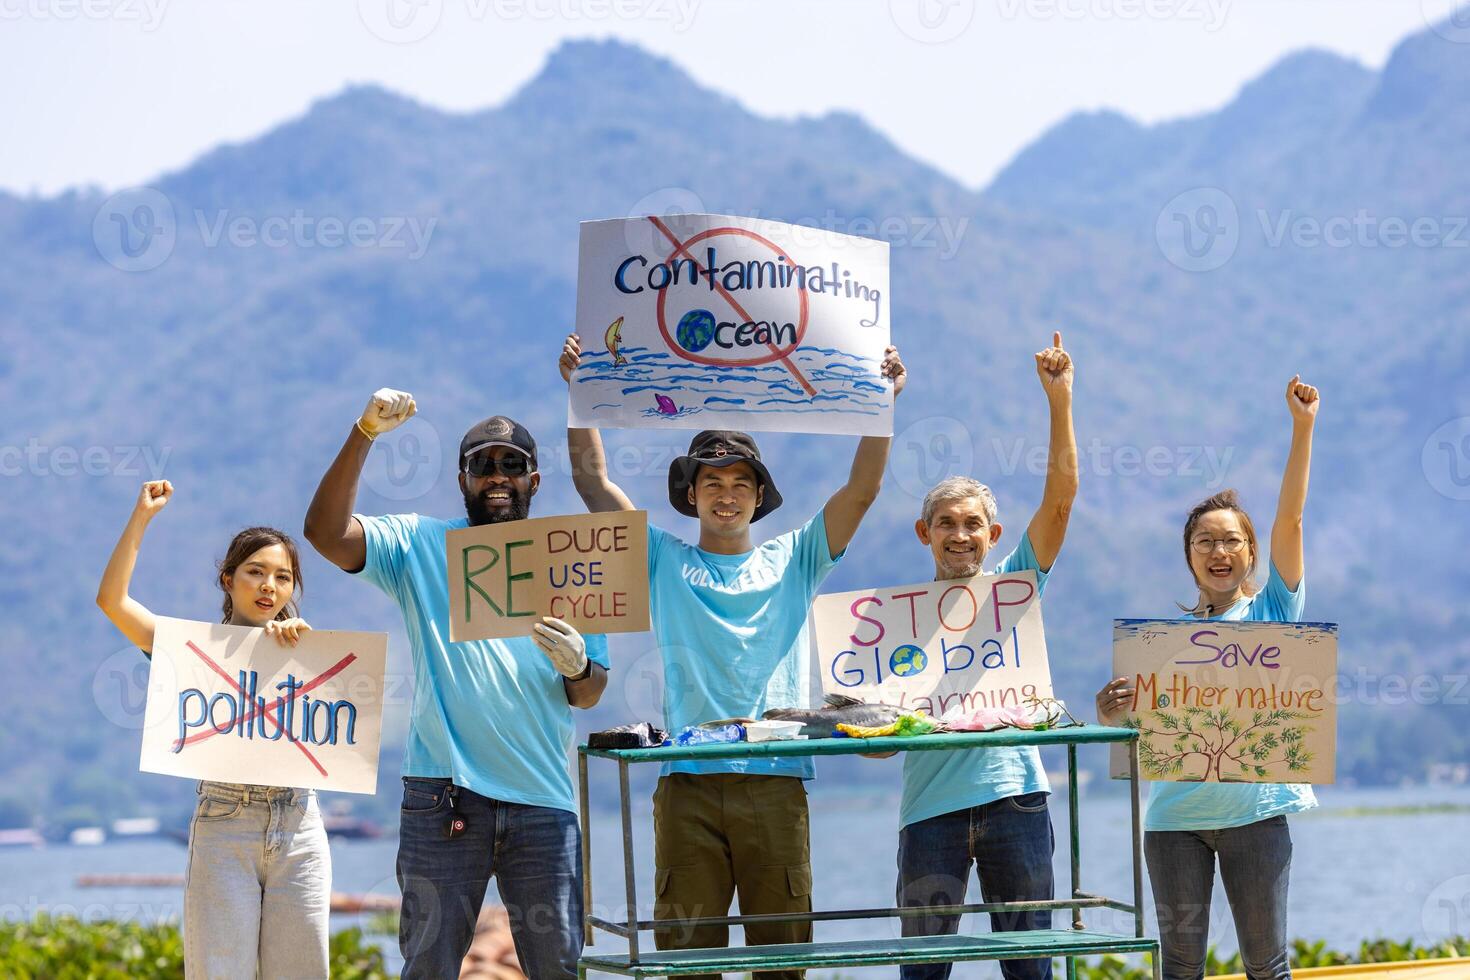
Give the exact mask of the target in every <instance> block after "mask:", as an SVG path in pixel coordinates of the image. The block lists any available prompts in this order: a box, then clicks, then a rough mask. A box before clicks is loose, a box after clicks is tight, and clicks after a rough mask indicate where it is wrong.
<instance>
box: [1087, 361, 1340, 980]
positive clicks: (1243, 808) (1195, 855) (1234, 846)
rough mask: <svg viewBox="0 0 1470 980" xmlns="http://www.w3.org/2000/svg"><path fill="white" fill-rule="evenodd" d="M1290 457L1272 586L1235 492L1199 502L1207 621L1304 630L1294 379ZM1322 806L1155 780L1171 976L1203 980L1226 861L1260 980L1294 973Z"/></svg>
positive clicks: (1150, 852) (1302, 459)
mask: <svg viewBox="0 0 1470 980" xmlns="http://www.w3.org/2000/svg"><path fill="white" fill-rule="evenodd" d="M1286 404H1287V407H1288V408H1289V409H1290V411H1291V419H1292V436H1291V452H1290V454H1289V455H1288V457H1287V460H1286V472H1285V474H1284V475H1283V476H1282V480H1281V496H1280V498H1279V499H1278V501H1277V504H1276V521H1275V523H1274V524H1272V526H1271V558H1270V563H1269V572H1268V574H1267V577H1266V585H1265V587H1264V588H1258V587H1257V586H1256V585H1255V583H1254V582H1253V581H1252V575H1253V573H1254V572H1255V569H1256V561H1257V557H1258V554H1259V552H1258V549H1257V546H1256V532H1255V526H1254V525H1253V524H1252V523H1251V519H1250V516H1249V515H1248V514H1246V512H1245V510H1244V508H1242V507H1241V504H1240V500H1239V498H1238V497H1237V496H1236V493H1235V491H1234V490H1225V491H1222V492H1220V493H1217V494H1215V495H1214V496H1212V497H1210V498H1209V499H1207V500H1204V501H1202V502H1200V503H1199V504H1198V505H1196V506H1195V508H1194V509H1193V510H1192V511H1190V512H1189V517H1188V519H1187V520H1186V521H1185V523H1184V557H1185V560H1186V561H1187V562H1188V563H1189V569H1190V572H1191V573H1192V574H1193V575H1194V580H1195V584H1196V585H1197V586H1198V588H1199V598H1198V600H1197V601H1196V602H1195V604H1194V605H1193V607H1186V606H1181V608H1182V609H1184V611H1185V612H1186V613H1187V614H1188V615H1190V616H1193V617H1195V618H1197V619H1216V620H1236V621H1240V620H1247V621H1269V622H1299V621H1300V620H1301V618H1302V609H1303V605H1304V600H1305V593H1306V585H1305V582H1304V579H1303V565H1304V560H1303V556H1302V510H1303V508H1304V506H1305V504H1306V501H1307V476H1308V471H1309V469H1310V467H1311V458H1312V427H1313V425H1314V424H1315V422H1316V419H1317V407H1318V405H1319V404H1320V400H1319V399H1318V396H1317V389H1316V388H1313V387H1312V386H1311V385H1305V384H1302V383H1301V377H1300V376H1297V377H1294V378H1292V379H1291V381H1290V382H1289V383H1288V384H1287V386H1286ZM1134 695H1135V687H1134V685H1133V684H1132V683H1131V682H1130V681H1129V679H1128V678H1126V677H1117V678H1114V679H1113V680H1112V681H1110V682H1109V683H1108V684H1107V686H1105V687H1104V688H1103V689H1102V690H1101V691H1099V692H1098V693H1097V714H1098V718H1099V720H1101V721H1102V722H1103V723H1104V724H1110V725H1111V724H1115V723H1117V722H1119V721H1121V720H1122V719H1123V718H1124V717H1125V716H1126V715H1127V714H1128V712H1129V710H1130V709H1131V707H1132V705H1133V699H1134ZM1316 805H1317V800H1316V797H1315V796H1313V794H1312V788H1311V787H1310V786H1307V785H1297V784H1287V783H1219V782H1191V783H1184V782H1156V783H1155V784H1154V785H1153V788H1152V790H1151V791H1150V794H1149V801H1148V815H1147V818H1146V820H1145V825H1144V829H1145V834H1144V853H1145V855H1146V857H1147V859H1148V873H1149V880H1150V881H1151V882H1152V884H1153V892H1154V905H1155V908H1156V911H1157V914H1158V921H1159V942H1160V946H1161V950H1162V954H1163V966H1164V970H1163V972H1164V977H1165V980H1196V978H1200V977H1203V976H1204V973H1205V954H1206V948H1207V947H1206V943H1207V940H1208V938H1209V920H1210V893H1211V891H1212V889H1213V887H1214V879H1215V863H1216V860H1217V859H1218V861H1219V865H1220V878H1221V880H1222V881H1223V882H1224V885H1225V894H1226V896H1227V898H1228V899H1229V902H1230V911H1231V914H1232V915H1233V916H1234V919H1235V931H1236V935H1237V937H1238V939H1239V943H1240V956H1241V959H1242V960H1244V962H1245V969H1246V975H1247V976H1248V977H1250V978H1251V980H1280V978H1289V977H1290V976H1291V965H1290V962H1289V960H1288V955H1287V948H1286V892H1287V876H1288V874H1289V871H1290V868H1291V833H1290V831H1289V830H1288V829H1287V825H1286V816H1287V814H1290V813H1300V812H1301V811H1303V810H1308V809H1311V808H1312V807H1315V806H1316Z"/></svg>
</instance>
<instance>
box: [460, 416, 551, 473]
mask: <svg viewBox="0 0 1470 980" xmlns="http://www.w3.org/2000/svg"><path fill="white" fill-rule="evenodd" d="M491 446H509V447H510V448H511V449H517V450H520V451H521V452H522V453H525V454H526V456H527V457H528V458H529V459H530V460H531V469H532V470H535V469H536V440H535V439H532V438H531V433H529V432H527V431H526V427H525V426H524V425H521V423H519V422H517V421H516V420H515V419H510V418H506V417H505V416H504V415H492V416H490V417H489V418H488V419H485V420H484V421H483V422H476V423H475V424H474V425H472V426H470V431H468V432H466V433H465V434H464V438H463V439H461V440H460V441H459V468H460V469H464V461H465V460H466V459H469V458H470V457H471V456H473V455H474V454H475V453H477V452H479V451H480V450H482V449H487V448H489V447H491Z"/></svg>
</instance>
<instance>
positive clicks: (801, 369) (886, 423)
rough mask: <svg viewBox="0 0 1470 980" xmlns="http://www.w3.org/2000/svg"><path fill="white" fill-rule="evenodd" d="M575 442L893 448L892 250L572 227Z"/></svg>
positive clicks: (807, 233)
mask: <svg viewBox="0 0 1470 980" xmlns="http://www.w3.org/2000/svg"><path fill="white" fill-rule="evenodd" d="M577 333H578V334H580V335H581V338H582V363H581V366H580V367H579V368H578V369H577V373H576V374H574V375H573V376H572V384H571V403H570V410H569V417H570V419H571V424H572V425H573V426H576V427H581V428H601V427H609V426H610V427H614V428H673V429H741V430H747V431H748V430H765V431H786V432H821V433H837V434H847V435H885V436H886V435H891V434H892V433H893V390H892V387H891V386H890V385H889V384H888V383H887V382H886V381H885V380H884V379H883V377H882V376H881V374H880V368H881V365H882V361H883V349H884V348H885V347H886V346H887V345H888V338H889V319H888V244H887V243H886V242H882V241H876V240H874V239H869V238H855V237H853V236H851V235H839V234H836V233H834V232H829V231H822V230H820V229H817V228H808V227H805V226H802V225H788V224H782V223H780V222H776V221H761V220H758V219H755V218H736V217H727V216H725V215H709V214H675V215H668V216H658V215H648V216H645V217H640V218H621V219H615V220H611V221H585V222H583V223H582V236H581V247H580V250H579V252H578V258H577Z"/></svg>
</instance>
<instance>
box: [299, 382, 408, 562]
mask: <svg viewBox="0 0 1470 980" xmlns="http://www.w3.org/2000/svg"><path fill="white" fill-rule="evenodd" d="M416 411H418V407H417V406H416V405H415V404H414V400H413V396H412V395H410V394H408V392H406V391H396V390H394V389H392V388H379V389H378V390H377V391H375V392H373V396H372V397H371V398H369V399H368V403H367V407H366V408H364V409H363V411H362V416H361V417H360V418H359V419H358V420H357V421H356V422H354V423H353V425H352V431H351V432H349V433H348V434H347V441H346V442H344V443H343V444H342V448H341V450H339V451H338V453H337V458H336V459H334V460H332V465H331V466H330V467H328V469H327V472H326V475H325V476H323V477H322V482H321V483H320V484H318V485H317V488H316V496H314V497H312V498H311V506H310V507H308V508H307V509H306V524H305V526H304V527H303V528H302V532H301V533H302V534H303V535H305V537H306V540H308V541H310V542H311V546H312V547H313V548H315V549H316V550H317V551H318V552H320V553H321V556H322V557H323V558H325V559H327V561H329V562H331V563H332V564H333V565H336V566H337V567H338V568H341V569H343V570H344V571H348V572H357V571H361V570H362V566H363V565H364V564H366V563H367V540H366V538H365V537H364V536H363V531H362V525H361V524H359V523H358V522H357V520H356V519H355V518H354V517H353V516H352V508H353V504H354V503H356V501H357V480H358V477H360V476H361V475H362V467H363V464H364V463H365V462H367V455H368V451H369V450H370V449H372V447H373V440H374V439H376V438H377V437H378V436H380V435H382V434H383V433H384V432H389V431H391V430H393V429H395V428H397V427H398V426H400V425H402V424H403V423H404V422H405V421H407V420H408V419H409V418H411V417H412V416H413V414H414V413H415V412H416Z"/></svg>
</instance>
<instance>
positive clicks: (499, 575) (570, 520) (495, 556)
mask: <svg viewBox="0 0 1470 980" xmlns="http://www.w3.org/2000/svg"><path fill="white" fill-rule="evenodd" d="M445 539H446V543H447V545H448V551H449V555H448V561H449V638H450V639H451V640H453V641H454V642H456V643H459V642H461V641H463V640H488V639H492V638H494V637H503V636H529V635H530V633H531V627H532V626H533V625H534V624H536V623H538V622H540V621H541V617H542V616H554V617H556V618H557V619H560V620H564V621H565V622H568V623H570V624H571V625H572V626H574V627H576V628H577V629H579V630H581V631H582V632H584V633H640V632H642V631H644V630H646V629H648V513H647V511H641V510H626V511H615V512H613V513H608V514H569V515H566V516H564V517H538V518H536V519H534V520H526V521H508V522H506V523H504V524H485V525H481V526H480V527H467V528H460V529H456V530H453V531H450V532H449V533H448V534H446V535H445Z"/></svg>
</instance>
